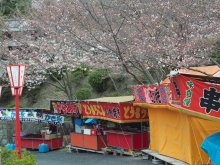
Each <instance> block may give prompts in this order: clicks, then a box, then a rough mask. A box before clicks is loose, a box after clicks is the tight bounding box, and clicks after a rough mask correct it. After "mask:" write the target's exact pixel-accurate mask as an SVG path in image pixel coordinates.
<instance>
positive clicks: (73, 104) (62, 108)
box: [50, 100, 81, 117]
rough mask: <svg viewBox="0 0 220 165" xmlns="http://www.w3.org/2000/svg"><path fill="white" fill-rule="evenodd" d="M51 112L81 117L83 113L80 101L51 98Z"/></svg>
mask: <svg viewBox="0 0 220 165" xmlns="http://www.w3.org/2000/svg"><path fill="white" fill-rule="evenodd" d="M50 112H51V113H52V114H57V115H63V116H74V117H79V116H80V115H81V112H80V111H79V109H78V101H59V100H50Z"/></svg>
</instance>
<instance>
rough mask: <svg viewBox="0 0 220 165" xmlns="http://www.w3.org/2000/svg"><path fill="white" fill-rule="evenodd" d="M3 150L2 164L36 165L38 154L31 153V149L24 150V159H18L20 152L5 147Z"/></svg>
mask: <svg viewBox="0 0 220 165" xmlns="http://www.w3.org/2000/svg"><path fill="white" fill-rule="evenodd" d="M1 150H2V153H1V154H2V165H36V164H37V160H36V155H33V154H31V153H30V152H29V151H27V150H24V151H23V152H22V159H18V154H17V153H16V152H15V151H12V150H8V149H5V148H3V147H1Z"/></svg>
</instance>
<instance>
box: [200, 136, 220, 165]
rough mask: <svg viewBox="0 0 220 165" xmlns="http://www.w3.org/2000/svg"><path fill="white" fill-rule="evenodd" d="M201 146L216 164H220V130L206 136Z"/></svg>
mask: <svg viewBox="0 0 220 165" xmlns="http://www.w3.org/2000/svg"><path fill="white" fill-rule="evenodd" d="M201 148H202V149H203V151H205V153H206V154H207V155H208V156H209V158H210V159H211V161H212V162H213V163H214V164H215V165H218V164H219V165H220V132H218V133H215V134H213V135H210V136H208V137H207V138H205V139H204V141H203V142H202V145H201Z"/></svg>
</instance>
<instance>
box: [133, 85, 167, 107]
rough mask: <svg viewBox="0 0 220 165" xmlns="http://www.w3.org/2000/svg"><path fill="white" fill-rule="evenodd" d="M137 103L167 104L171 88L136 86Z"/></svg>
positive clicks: (165, 86) (164, 86)
mask: <svg viewBox="0 0 220 165" xmlns="http://www.w3.org/2000/svg"><path fill="white" fill-rule="evenodd" d="M133 90H134V96H135V97H134V98H135V103H148V104H159V105H164V104H167V101H168V100H167V95H168V94H169V93H170V88H169V87H168V86H167V85H159V86H134V87H133Z"/></svg>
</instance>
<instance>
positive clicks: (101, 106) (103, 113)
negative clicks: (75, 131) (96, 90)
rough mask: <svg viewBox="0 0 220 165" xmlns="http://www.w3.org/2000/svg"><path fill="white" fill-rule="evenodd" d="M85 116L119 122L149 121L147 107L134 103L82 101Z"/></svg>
mask: <svg viewBox="0 0 220 165" xmlns="http://www.w3.org/2000/svg"><path fill="white" fill-rule="evenodd" d="M80 108H81V110H82V115H83V117H84V118H97V119H104V120H110V121H114V122H118V123H126V122H127V123H128V122H142V121H148V112H147V109H143V108H139V107H134V106H133V104H132V103H103V102H91V101H90V102H84V101H80Z"/></svg>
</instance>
